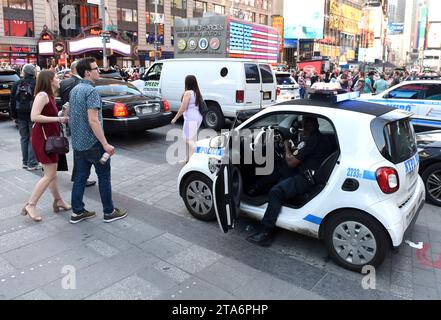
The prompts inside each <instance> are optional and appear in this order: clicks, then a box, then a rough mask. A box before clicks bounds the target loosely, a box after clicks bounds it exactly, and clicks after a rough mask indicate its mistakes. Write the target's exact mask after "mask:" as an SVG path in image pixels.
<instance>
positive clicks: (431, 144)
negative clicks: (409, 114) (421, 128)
mask: <svg viewBox="0 0 441 320" xmlns="http://www.w3.org/2000/svg"><path fill="white" fill-rule="evenodd" d="M417 142H418V150H419V155H420V171H419V173H420V175H421V177H422V178H423V181H424V185H425V187H426V200H427V201H428V202H430V203H432V204H434V205H437V206H440V207H441V130H435V131H427V132H421V133H418V134H417Z"/></svg>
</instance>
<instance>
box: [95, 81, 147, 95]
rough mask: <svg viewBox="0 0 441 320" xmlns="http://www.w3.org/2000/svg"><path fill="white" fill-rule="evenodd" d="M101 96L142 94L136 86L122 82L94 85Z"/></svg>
mask: <svg viewBox="0 0 441 320" xmlns="http://www.w3.org/2000/svg"><path fill="white" fill-rule="evenodd" d="M96 89H97V90H98V92H99V94H100V96H101V97H114V96H136V95H142V93H141V91H139V90H138V89H137V88H136V87H134V86H131V85H124V84H119V83H118V84H107V85H101V86H96Z"/></svg>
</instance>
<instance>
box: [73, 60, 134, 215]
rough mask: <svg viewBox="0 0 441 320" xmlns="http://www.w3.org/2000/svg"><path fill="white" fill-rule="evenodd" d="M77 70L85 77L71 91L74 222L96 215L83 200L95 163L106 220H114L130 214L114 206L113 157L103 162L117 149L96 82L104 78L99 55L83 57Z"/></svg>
mask: <svg viewBox="0 0 441 320" xmlns="http://www.w3.org/2000/svg"><path fill="white" fill-rule="evenodd" d="M77 72H78V74H79V76H80V77H81V78H83V80H81V82H80V83H79V84H78V85H76V86H75V88H73V89H72V91H71V93H70V108H69V109H70V110H69V116H70V118H69V126H70V128H71V133H72V134H71V135H72V137H71V139H72V149H73V150H74V163H75V164H74V165H75V167H76V170H77V172H76V176H75V178H74V184H73V187H72V202H71V203H72V212H73V213H72V215H71V217H70V222H71V223H78V222H80V221H83V220H84V219H89V218H92V217H95V215H96V214H95V212H93V211H88V210H86V209H85V207H84V203H83V196H84V188H85V187H86V182H87V178H88V177H89V174H90V168H91V167H92V165H93V166H94V167H95V172H96V174H97V176H98V185H99V190H100V197H101V203H102V205H103V211H104V222H112V221H115V220H118V219H122V218H124V217H126V216H127V211H126V210H121V209H118V208H115V207H114V206H113V200H112V185H111V181H110V159H108V160H107V162H105V163H104V164H102V163H100V161H99V160H100V159H101V157H102V155H103V154H104V153H105V152H106V153H108V154H109V155H113V154H114V153H115V148H114V147H113V146H112V145H110V144H109V143H108V142H107V139H106V137H105V135H104V131H103V115H102V110H101V97H100V95H99V93H98V91H97V90H96V88H95V81H97V80H98V79H99V78H100V74H99V71H98V65H97V63H96V61H95V58H84V59H81V60H80V61H79V62H78V64H77Z"/></svg>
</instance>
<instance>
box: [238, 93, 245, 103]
mask: <svg viewBox="0 0 441 320" xmlns="http://www.w3.org/2000/svg"><path fill="white" fill-rule="evenodd" d="M244 101H245V91H243V90H237V91H236V103H243V102H244Z"/></svg>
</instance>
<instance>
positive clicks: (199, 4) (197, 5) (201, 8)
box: [194, 0, 207, 13]
mask: <svg viewBox="0 0 441 320" xmlns="http://www.w3.org/2000/svg"><path fill="white" fill-rule="evenodd" d="M194 11H197V12H201V13H204V12H207V3H206V2H204V1H198V0H195V2H194Z"/></svg>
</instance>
